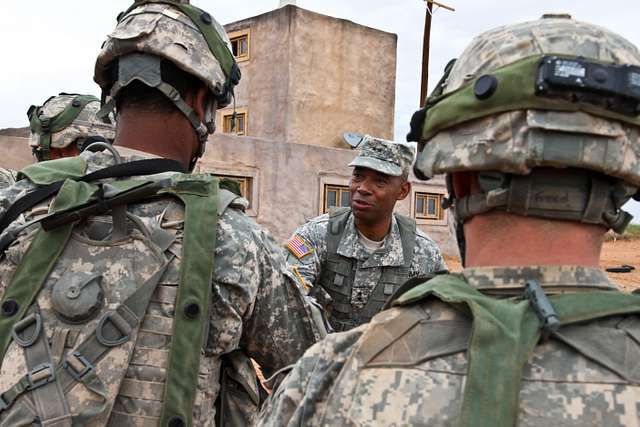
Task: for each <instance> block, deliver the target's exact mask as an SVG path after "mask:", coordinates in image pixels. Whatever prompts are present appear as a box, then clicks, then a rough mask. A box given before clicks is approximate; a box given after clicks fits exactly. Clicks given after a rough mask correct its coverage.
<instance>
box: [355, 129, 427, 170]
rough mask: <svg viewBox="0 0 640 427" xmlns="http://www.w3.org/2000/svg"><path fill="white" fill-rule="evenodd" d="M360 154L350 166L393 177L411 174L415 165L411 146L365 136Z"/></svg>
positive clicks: (413, 151)
mask: <svg viewBox="0 0 640 427" xmlns="http://www.w3.org/2000/svg"><path fill="white" fill-rule="evenodd" d="M360 144H361V147H362V148H361V149H360V153H359V154H358V155H357V156H356V158H355V159H353V161H352V162H351V163H349V166H352V167H355V166H360V167H363V168H367V169H373V170H375V171H378V172H381V173H384V174H386V175H392V176H402V175H406V174H408V173H409V169H410V168H411V165H412V164H413V159H414V157H415V150H414V148H413V146H411V145H409V144H403V143H398V142H394V141H387V140H385V139H381V138H374V137H372V136H370V135H365V136H364V137H363V139H362V142H361V143H360Z"/></svg>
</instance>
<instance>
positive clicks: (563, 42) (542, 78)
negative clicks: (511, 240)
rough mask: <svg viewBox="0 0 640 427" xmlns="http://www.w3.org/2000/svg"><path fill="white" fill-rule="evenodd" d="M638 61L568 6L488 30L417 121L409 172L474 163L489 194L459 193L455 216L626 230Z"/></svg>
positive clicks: (638, 174) (635, 165)
mask: <svg viewBox="0 0 640 427" xmlns="http://www.w3.org/2000/svg"><path fill="white" fill-rule="evenodd" d="M639 66H640V52H639V51H638V49H637V48H636V47H635V46H634V45H633V44H631V43H630V42H629V41H627V40H625V39H624V38H623V37H621V36H619V35H617V34H615V33H613V32H611V31H608V30H606V29H604V28H601V27H598V26H595V25H591V24H587V23H583V22H579V21H575V20H573V19H571V17H570V16H568V15H545V16H543V17H542V19H540V20H537V21H531V22H525V23H521V24H516V25H508V26H504V27H500V28H497V29H494V30H491V31H488V32H485V33H483V34H481V35H479V36H477V37H476V38H475V39H474V40H473V41H472V42H471V44H470V45H469V46H468V47H467V49H466V50H465V51H464V52H463V53H462V55H461V56H460V58H459V59H458V60H457V61H455V63H450V64H449V65H448V66H447V69H446V70H445V76H444V77H443V79H442V80H441V81H440V82H439V83H438V86H437V87H436V89H435V91H434V92H433V94H432V95H431V96H430V98H429V99H428V100H427V103H426V106H425V108H423V109H422V110H420V111H418V112H417V113H416V114H415V115H414V117H413V118H412V130H411V133H410V134H409V135H408V136H407V137H408V139H410V140H414V141H418V142H419V150H420V152H419V154H418V157H417V161H416V164H415V166H414V171H415V172H416V175H418V176H419V177H422V178H424V179H428V178H431V177H433V176H434V175H436V174H440V173H446V174H450V173H452V172H460V171H476V172H478V181H479V184H480V187H481V188H482V191H483V193H482V194H474V195H472V196H467V197H463V198H458V199H457V200H456V199H455V195H454V194H452V196H453V197H452V199H453V200H452V201H451V203H452V204H455V215H456V219H457V221H458V222H463V221H464V220H465V219H467V218H470V217H471V216H473V215H476V214H479V213H483V212H486V211H489V210H492V209H501V210H505V211H507V212H512V213H516V214H521V215H530V216H538V217H543V218H552V219H563V220H574V221H581V222H584V223H592V224H600V225H603V226H605V227H607V228H612V229H614V230H615V231H617V232H621V231H622V230H624V228H625V227H626V225H627V224H628V223H629V221H630V220H631V216H630V215H629V214H627V213H626V212H624V211H622V210H621V209H620V208H621V206H622V205H623V204H624V203H625V202H627V201H628V200H629V199H630V198H631V197H632V196H634V195H635V196H636V197H638V194H640V193H637V191H638V187H640V142H638V141H640V140H639V138H640V116H639V113H640V67H639ZM449 177H450V176H449ZM449 187H451V185H449ZM450 192H452V193H453V191H452V189H451V188H450Z"/></svg>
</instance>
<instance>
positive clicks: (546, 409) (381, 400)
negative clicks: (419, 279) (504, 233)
mask: <svg viewBox="0 0 640 427" xmlns="http://www.w3.org/2000/svg"><path fill="white" fill-rule="evenodd" d="M463 275H464V277H465V279H466V281H467V282H468V283H469V285H471V286H474V287H476V288H478V289H482V290H483V292H486V291H485V289H487V290H493V291H495V292H500V293H501V294H502V295H503V296H505V297H518V296H519V297H521V295H522V291H523V287H522V281H521V280H522V279H537V280H539V281H540V284H541V285H542V286H543V288H544V289H545V291H549V292H585V291H590V290H594V289H615V285H614V284H613V283H611V282H610V281H609V280H608V279H607V278H606V275H605V273H604V272H602V271H600V270H597V269H592V268H585V267H575V266H560V267H558V266H554V267H522V268H518V267H513V268H496V269H493V268H479V269H475V268H473V269H472V268H470V269H465V270H463ZM565 283H566V285H565ZM518 284H520V285H518ZM571 328H572V333H573V334H575V335H576V336H582V337H595V340H596V341H600V342H599V344H600V346H599V347H600V351H601V352H602V353H607V354H608V356H609V357H610V359H616V360H617V362H616V363H617V364H618V366H620V367H622V369H620V371H623V372H634V371H636V370H637V369H638V367H639V366H640V365H639V364H640V343H639V342H638V340H637V337H638V333H640V318H639V317H638V316H620V317H615V316H614V317H610V318H606V319H604V320H598V321H592V322H589V323H586V324H578V325H576V326H572V327H571ZM470 329H471V323H470V321H469V319H468V317H467V316H466V315H464V314H462V313H461V312H460V311H458V310H456V309H454V308H452V307H451V306H449V305H446V304H444V303H442V302H440V301H439V300H436V299H428V300H425V301H423V302H420V303H417V304H415V305H411V306H406V307H395V308H392V309H390V310H387V311H384V312H382V313H380V314H378V315H377V316H376V317H375V318H374V319H373V320H372V322H371V323H370V324H368V325H363V326H361V327H359V328H356V329H353V330H351V331H348V332H344V333H340V334H331V335H329V336H328V337H327V338H326V339H325V340H324V341H322V342H320V343H318V344H316V345H314V346H313V347H312V348H311V349H309V350H308V351H307V352H306V353H305V355H304V356H303V357H302V358H301V359H300V360H299V361H298V362H297V363H296V365H295V366H294V367H293V369H292V371H291V372H290V373H289V375H288V376H287V378H286V379H285V380H284V381H283V382H282V383H281V385H280V386H279V388H278V389H277V390H276V391H275V392H274V394H273V395H272V396H271V397H270V399H269V401H268V402H267V405H266V406H265V407H264V408H263V410H262V412H261V420H260V422H259V424H258V425H260V426H284V425H291V426H293V425H309V426H321V425H322V426H329V425H359V426H378V425H416V426H427V425H428V426H449V425H455V423H456V420H457V419H458V416H459V413H460V408H461V404H462V396H463V392H464V383H465V377H466V372H467V366H468V354H467V353H466V345H467V344H468V339H469V338H468V337H469V333H470ZM389 331H395V332H394V333H388V332H389ZM385 332H386V333H387V334H385ZM616 334H619V335H618V336H619V337H620V340H619V341H615V340H612V339H611V336H613V335H616ZM634 337H635V338H634ZM586 340H588V338H586ZM583 341H584V339H583ZM583 350H584V349H582V348H580V347H579V346H578V350H575V349H574V348H572V347H570V346H568V345H566V344H565V343H562V342H559V341H556V340H555V339H549V340H546V341H541V342H540V343H539V344H538V345H537V346H536V348H535V349H534V351H533V354H532V355H531V357H530V359H529V361H528V363H527V364H526V365H525V368H524V370H523V373H522V376H523V383H522V388H521V391H520V408H519V418H518V425H519V426H543V425H554V426H604V425H606V426H612V427H616V426H629V425H638V423H640V408H639V407H638V403H637V402H638V401H639V400H640V381H639V379H638V376H637V375H636V374H633V375H631V379H629V378H628V377H627V379H625V378H623V376H621V375H618V373H616V372H615V370H614V369H612V368H611V366H612V365H615V364H616V363H610V362H609V361H607V360H605V361H604V362H603V363H599V362H596V361H594V359H592V358H589V357H586V356H585V355H584V352H583ZM616 355H619V356H620V357H617V356H616ZM600 360H602V359H600ZM607 362H609V363H607ZM620 371H618V372H620ZM490 392H491V391H490V390H487V393H490Z"/></svg>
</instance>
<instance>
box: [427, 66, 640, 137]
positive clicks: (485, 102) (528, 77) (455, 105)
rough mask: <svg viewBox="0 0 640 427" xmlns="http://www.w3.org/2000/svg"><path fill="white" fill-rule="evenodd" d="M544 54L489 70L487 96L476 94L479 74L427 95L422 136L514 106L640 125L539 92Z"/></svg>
mask: <svg viewBox="0 0 640 427" xmlns="http://www.w3.org/2000/svg"><path fill="white" fill-rule="evenodd" d="M542 57H543V56H542V55H536V56H531V57H528V58H524V59H521V60H520V61H517V62H514V63H513V64H509V65H507V66H505V67H502V68H499V69H497V70H493V71H491V72H490V73H487V74H491V75H493V76H495V77H496V79H497V81H498V85H497V87H496V90H495V92H494V93H493V94H492V95H491V96H490V97H489V98H487V99H478V98H477V97H476V96H475V94H474V84H475V82H476V78H474V79H472V80H470V81H469V82H468V83H467V84H466V85H464V86H462V87H460V88H459V89H457V90H455V91H453V92H449V93H447V94H444V95H441V96H435V97H433V98H430V99H428V100H427V105H426V107H427V114H426V119H425V121H424V126H423V128H422V140H423V141H426V140H429V139H431V138H432V137H433V136H434V135H435V134H437V133H438V132H440V131H442V130H444V129H447V128H450V127H453V126H456V125H459V124H461V123H464V122H466V121H469V120H474V119H479V118H481V117H486V116H490V115H493V114H498V113H504V112H507V111H514V110H550V111H554V110H555V111H569V112H572V111H584V112H585V113H589V114H593V115H595V116H598V117H604V118H607V119H613V120H618V121H621V122H624V123H629V124H631V125H634V126H640V117H639V116H635V117H631V116H627V115H624V114H620V113H616V112H613V111H610V110H607V109H605V108H602V107H598V106H597V105H594V104H589V103H586V102H569V101H567V100H563V99H554V98H549V97H545V96H539V95H537V94H536V78H537V75H538V67H539V65H540V61H541V60H542ZM475 77H480V76H475Z"/></svg>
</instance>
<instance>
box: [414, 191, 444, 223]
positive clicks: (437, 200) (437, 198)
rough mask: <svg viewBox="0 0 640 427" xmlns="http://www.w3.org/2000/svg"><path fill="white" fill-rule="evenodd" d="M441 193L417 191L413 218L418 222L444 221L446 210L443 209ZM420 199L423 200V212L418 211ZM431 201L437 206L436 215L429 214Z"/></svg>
mask: <svg viewBox="0 0 640 427" xmlns="http://www.w3.org/2000/svg"><path fill="white" fill-rule="evenodd" d="M442 198H443V195H442V194H441V193H431V192H426V191H416V192H414V195H413V206H414V208H413V216H414V218H415V219H416V220H427V221H442V220H444V219H445V218H444V210H443V209H442ZM418 199H421V200H423V209H422V212H419V211H418ZM429 200H433V201H434V204H435V210H436V213H435V214H430V213H429Z"/></svg>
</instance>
